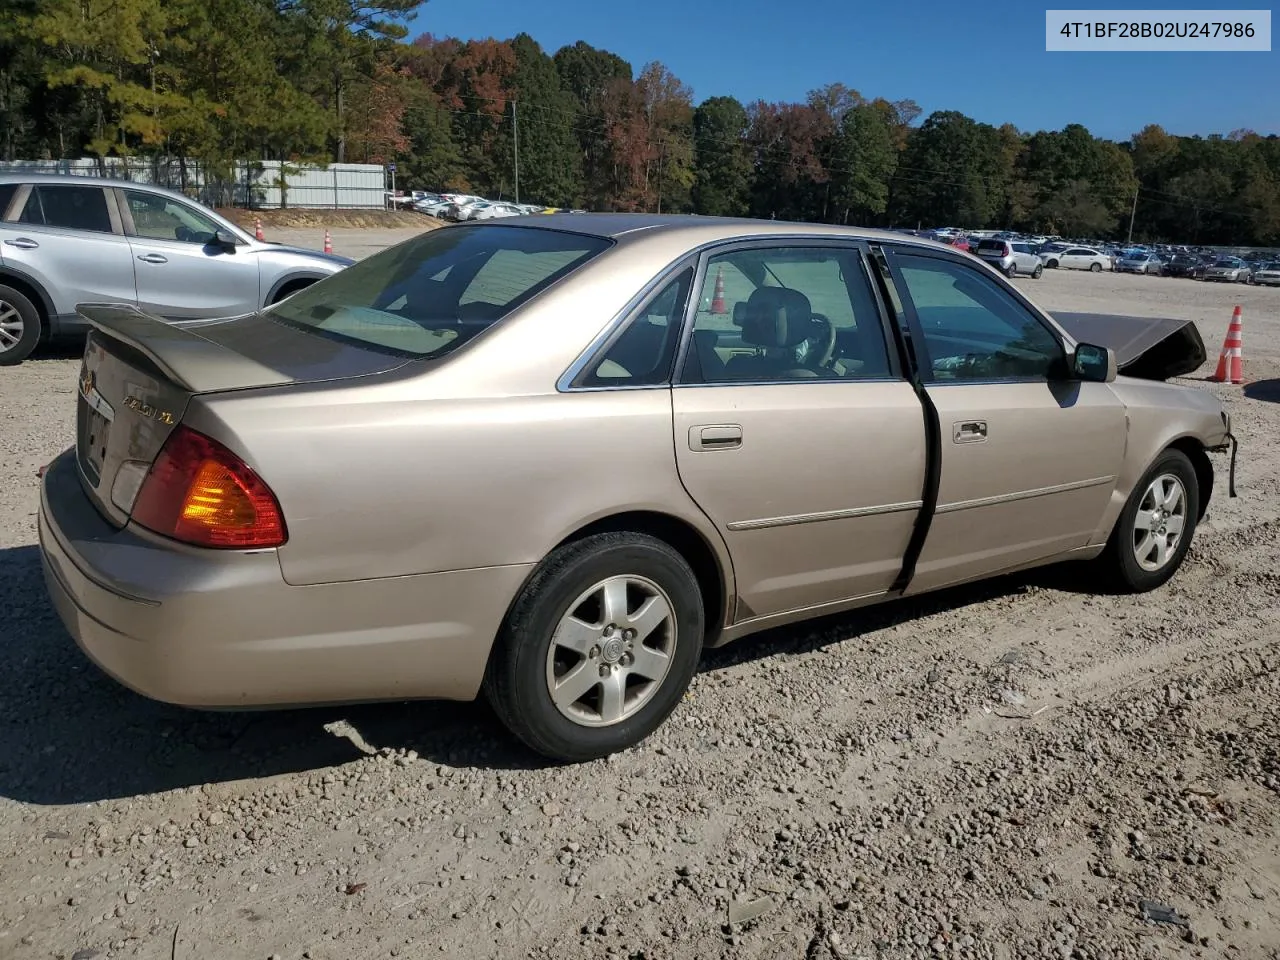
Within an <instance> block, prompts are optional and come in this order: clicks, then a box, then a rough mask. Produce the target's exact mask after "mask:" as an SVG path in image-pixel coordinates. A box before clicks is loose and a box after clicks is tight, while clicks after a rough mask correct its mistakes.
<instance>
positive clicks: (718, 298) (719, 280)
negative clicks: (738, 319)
mask: <svg viewBox="0 0 1280 960" xmlns="http://www.w3.org/2000/svg"><path fill="white" fill-rule="evenodd" d="M711 312H712V313H728V312H729V311H728V310H726V309H725V305H724V268H723V267H716V290H715V294H714V295H713V296H712V297H711Z"/></svg>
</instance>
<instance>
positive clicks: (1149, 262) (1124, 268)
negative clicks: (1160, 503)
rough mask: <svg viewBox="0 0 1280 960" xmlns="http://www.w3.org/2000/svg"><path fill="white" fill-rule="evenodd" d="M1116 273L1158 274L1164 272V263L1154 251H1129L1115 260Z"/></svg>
mask: <svg viewBox="0 0 1280 960" xmlns="http://www.w3.org/2000/svg"><path fill="white" fill-rule="evenodd" d="M1116 272H1117V273H1153V274H1155V275H1156V276H1160V274H1161V273H1163V272H1164V263H1163V262H1162V261H1161V260H1160V258H1159V257H1157V256H1156V255H1155V254H1154V253H1135V252H1133V251H1129V252H1127V253H1125V254H1123V255H1122V256H1121V257H1120V259H1119V260H1117V261H1116Z"/></svg>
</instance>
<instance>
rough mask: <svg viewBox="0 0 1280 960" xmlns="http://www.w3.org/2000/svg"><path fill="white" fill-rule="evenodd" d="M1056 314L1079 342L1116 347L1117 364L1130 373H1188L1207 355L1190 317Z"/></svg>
mask: <svg viewBox="0 0 1280 960" xmlns="http://www.w3.org/2000/svg"><path fill="white" fill-rule="evenodd" d="M1053 318H1054V320H1056V321H1057V322H1058V323H1059V324H1060V325H1061V326H1062V328H1063V329H1064V330H1066V331H1067V333H1069V334H1071V336H1072V337H1073V338H1074V339H1075V340H1076V342H1077V343H1092V344H1096V345H1097V346H1100V347H1110V348H1111V349H1112V350H1114V351H1115V354H1116V366H1117V368H1118V370H1119V372H1120V373H1122V374H1124V375H1125V376H1127V377H1137V378H1139V379H1142V380H1168V379H1169V378H1170V377H1181V376H1186V375H1187V374H1189V373H1191V372H1192V371H1194V370H1196V369H1198V368H1199V367H1200V365H1201V364H1203V363H1204V362H1205V359H1206V357H1207V354H1206V352H1205V347H1204V340H1203V338H1201V336H1200V331H1199V330H1198V329H1196V325H1195V324H1194V323H1193V322H1191V321H1190V320H1178V319H1175V318H1172V317H1167V318H1164V317H1126V316H1117V315H1113V314H1106V313H1054V314H1053Z"/></svg>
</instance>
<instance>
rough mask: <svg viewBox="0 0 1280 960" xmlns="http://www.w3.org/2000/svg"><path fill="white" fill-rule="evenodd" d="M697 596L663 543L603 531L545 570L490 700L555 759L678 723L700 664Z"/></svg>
mask: <svg viewBox="0 0 1280 960" xmlns="http://www.w3.org/2000/svg"><path fill="white" fill-rule="evenodd" d="M703 616H704V615H703V609H702V594H701V592H700V591H699V589H698V581H697V578H696V577H695V576H694V573H693V571H692V570H691V569H690V567H689V564H688V563H687V562H686V561H685V560H684V558H683V557H681V556H680V554H679V553H677V552H676V551H675V550H674V549H672V548H671V547H670V546H669V545H668V544H666V543H664V542H663V541H661V540H657V539H655V538H654V537H649V536H646V535H644V534H639V533H604V534H597V535H595V536H591V537H587V538H586V539H583V540H580V541H578V542H576V543H571V544H568V545H566V546H564V547H561V548H560V549H558V550H556V551H555V552H554V553H552V554H551V555H550V556H549V557H547V559H546V560H544V561H543V562H542V564H541V565H540V566H539V568H538V570H537V571H536V572H535V573H534V575H533V576H532V577H531V578H530V580H529V582H528V584H526V586H525V588H524V589H523V590H522V591H521V593H520V596H519V598H518V599H517V600H516V602H515V604H514V606H513V607H512V609H511V612H510V614H509V615H508V617H507V621H506V624H505V626H504V628H503V630H502V633H501V635H500V636H499V637H498V640H497V643H496V644H495V646H494V650H493V653H492V655H491V657H490V660H489V667H488V670H487V671H486V674H485V681H484V685H485V692H486V694H487V696H488V699H489V702H490V703H491V704H492V705H493V708H494V711H495V712H496V713H497V714H498V716H499V717H500V718H501V720H502V721H503V723H504V724H506V726H507V728H508V729H509V730H511V732H512V733H514V734H515V735H516V736H517V737H519V738H520V739H521V740H522V741H524V743H525V744H527V745H528V746H529V747H531V748H533V749H534V750H536V751H538V752H539V753H541V754H543V755H544V756H547V757H550V758H552V759H555V760H567V761H582V760H591V759H594V758H596V757H602V756H606V755H607V754H610V753H614V752H616V751H618V750H623V749H626V748H627V747H630V746H633V745H635V744H637V743H639V742H640V741H641V740H643V739H645V738H646V737H647V736H649V734H651V733H652V732H653V731H654V730H656V729H657V728H658V726H659V725H660V724H662V722H663V721H664V720H666V718H667V717H668V716H669V715H670V714H671V711H672V710H674V709H675V707H676V705H677V704H678V703H679V702H680V698H681V697H682V696H683V695H684V692H685V690H686V689H687V688H688V686H689V681H690V680H691V679H692V678H693V672H694V670H695V669H696V667H697V665H698V657H699V655H700V653H701V650H702V635H703Z"/></svg>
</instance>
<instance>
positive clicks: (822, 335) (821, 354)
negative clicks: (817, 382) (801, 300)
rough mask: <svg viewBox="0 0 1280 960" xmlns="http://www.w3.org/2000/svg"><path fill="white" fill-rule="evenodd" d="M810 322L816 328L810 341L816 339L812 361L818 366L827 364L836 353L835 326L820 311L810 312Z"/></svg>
mask: <svg viewBox="0 0 1280 960" xmlns="http://www.w3.org/2000/svg"><path fill="white" fill-rule="evenodd" d="M810 322H811V323H812V324H813V325H814V326H815V327H817V328H818V331H817V332H816V333H815V334H814V336H812V337H809V338H808V339H809V340H811V341H817V343H818V352H817V355H816V356H815V357H814V363H815V364H816V365H817V366H819V367H825V366H829V365H830V363H831V360H832V358H834V357H835V355H836V328H835V324H833V323H832V322H831V321H830V320H828V319H827V318H826V317H824V316H823V315H822V314H820V313H814V314H810Z"/></svg>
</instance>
